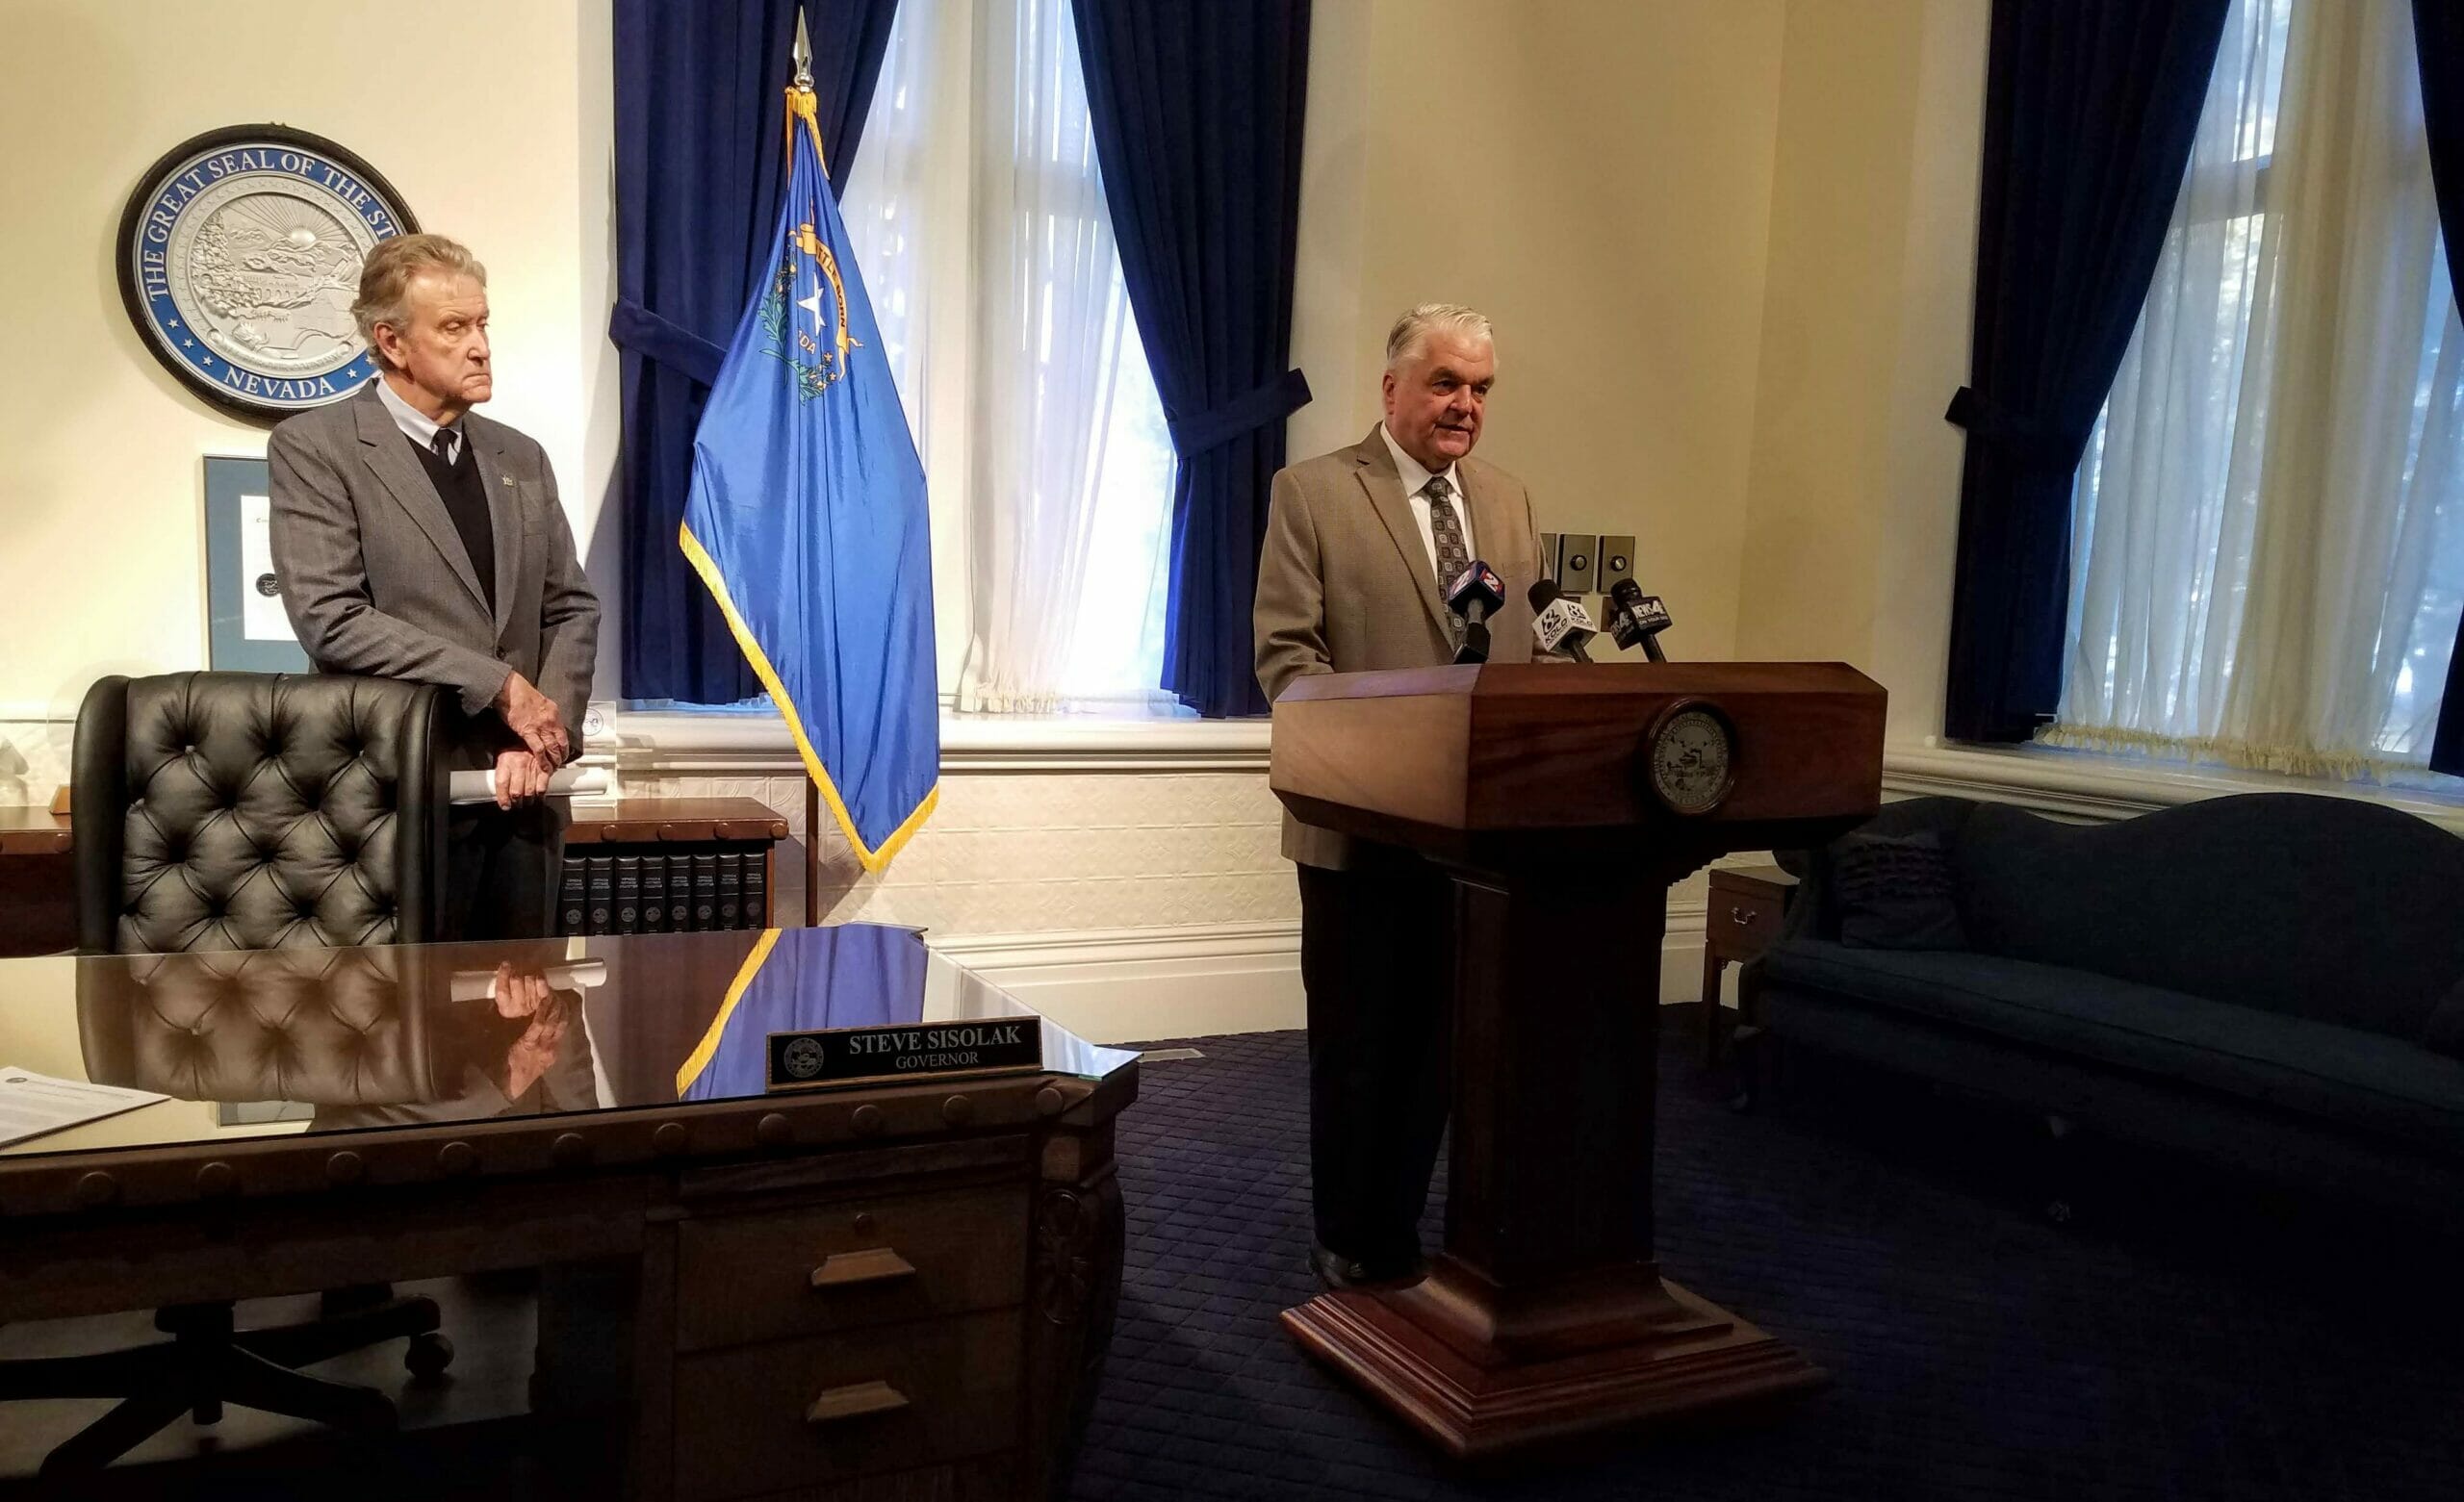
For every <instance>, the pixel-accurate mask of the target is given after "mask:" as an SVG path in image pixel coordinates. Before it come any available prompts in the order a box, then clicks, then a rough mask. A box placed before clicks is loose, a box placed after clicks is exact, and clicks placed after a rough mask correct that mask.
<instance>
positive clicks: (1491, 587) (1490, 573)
mask: <svg viewBox="0 0 2464 1502" xmlns="http://www.w3.org/2000/svg"><path fill="white" fill-rule="evenodd" d="M1504 603H1505V581H1504V580H1503V579H1501V578H1499V577H1498V575H1497V571H1496V570H1494V569H1491V568H1490V567H1489V566H1488V565H1487V564H1486V563H1483V562H1481V561H1480V560H1478V559H1474V560H1472V566H1471V567H1470V568H1468V569H1466V570H1464V571H1463V572H1462V573H1458V574H1456V575H1455V576H1454V582H1453V583H1452V584H1450V585H1449V586H1448V587H1447V591H1446V604H1447V608H1448V609H1450V610H1452V611H1453V612H1454V613H1455V614H1456V615H1458V616H1462V617H1464V618H1465V619H1467V620H1471V621H1478V620H1480V619H1481V618H1482V617H1484V616H1487V615H1489V614H1491V613H1493V612H1494V611H1496V610H1497V609H1498V608H1499V607H1500V606H1501V605H1503V604H1504ZM1475 611H1477V614H1475V613H1474V612H1475Z"/></svg>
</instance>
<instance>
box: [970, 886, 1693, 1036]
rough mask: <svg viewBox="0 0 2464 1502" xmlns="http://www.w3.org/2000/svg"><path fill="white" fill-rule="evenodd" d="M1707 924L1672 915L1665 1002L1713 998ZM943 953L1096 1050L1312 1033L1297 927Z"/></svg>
mask: <svg viewBox="0 0 2464 1502" xmlns="http://www.w3.org/2000/svg"><path fill="white" fill-rule="evenodd" d="M1703 918H1704V909H1703V907H1702V906H1701V905H1700V904H1690V905H1684V906H1678V907H1673V908H1672V909H1671V910H1670V912H1669V915H1668V929H1667V932H1666V934H1665V935H1664V936H1663V938H1662V939H1661V941H1660V962H1659V995H1660V1000H1661V1001H1662V1002H1663V1003H1669V1002H1692V1001H1699V1000H1701V999H1702V992H1703ZM931 943H932V945H933V947H934V948H935V949H937V950H939V951H940V952H942V953H943V954H945V955H949V956H950V957H951V958H953V959H956V960H959V961H960V962H962V963H963V964H964V965H965V966H966V967H967V968H968V969H970V970H973V971H976V972H977V973H979V974H981V975H983V976H984V977H985V978H986V979H987V980H990V981H991V982H992V983H993V984H995V985H998V986H1000V987H1001V988H1002V989H1003V990H1006V991H1008V992H1009V993H1010V994H1012V995H1013V996H1015V997H1016V998H1018V1000H1020V1001H1022V1002H1025V1003H1026V1004H1027V1005H1029V1006H1033V1007H1035V1008H1036V1009H1037V1010H1039V1011H1040V1012H1042V1013H1043V1014H1044V1015H1045V1016H1048V1017H1050V1018H1051V1019H1052V1020H1053V1021H1054V1022H1056V1023H1059V1024H1060V1025H1061V1026H1062V1027H1065V1028H1066V1029H1068V1030H1069V1031H1072V1032H1074V1033H1076V1034H1078V1035H1079V1036H1080V1037H1082V1038H1085V1039H1087V1040H1088V1041H1089V1042H1091V1043H1142V1042H1146V1041H1149V1040H1152V1039H1155V1038H1185V1037H1200V1036H1206V1035H1211V1034H1215V1033H1224V1032H1271V1031H1282V1030H1285V1029H1292V1028H1299V1027H1302V1026H1304V1025H1305V1023H1306V1021H1307V1017H1308V1012H1307V1008H1306V1006H1305V1004H1304V1001H1303V998H1302V995H1301V989H1300V929H1299V926H1298V925H1296V924H1274V923H1244V924H1223V925H1220V926H1216V927H1209V928H1174V929H1075V930H1070V931H1065V932H1054V933H1031V934H1020V933H1007V934H1003V933H995V934H954V935H949V936H946V937H945V936H941V935H933V936H931Z"/></svg>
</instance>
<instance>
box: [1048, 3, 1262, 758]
mask: <svg viewBox="0 0 2464 1502" xmlns="http://www.w3.org/2000/svg"><path fill="white" fill-rule="evenodd" d="M1076 13H1077V23H1078V52H1079V56H1080V58H1081V60H1082V61H1083V63H1084V65H1085V68H1086V73H1087V103H1088V113H1089V115H1090V117H1091V121H1092V123H1093V127H1094V136H1095V160H1096V165H1098V166H1099V167H1100V168H1101V169H1102V172H1103V179H1104V198H1105V200H1106V202H1107V203H1108V204H1109V205H1110V207H1111V210H1112V216H1113V234H1114V237H1115V238H1116V239H1117V241H1118V242H1119V244H1120V262H1121V274H1122V276H1123V278H1124V280H1125V281H1126V283H1127V285H1128V289H1129V302H1130V307H1131V309H1132V310H1133V311H1134V312H1135V313H1136V314H1137V316H1138V331H1139V335H1140V337H1141V340H1142V343H1143V344H1144V345H1145V348H1146V362H1147V365H1148V367H1149V368H1150V369H1152V370H1153V371H1154V373H1155V385H1156V389H1157V391H1158V392H1159V393H1160V394H1161V395H1162V397H1163V401H1164V416H1165V418H1166V420H1168V422H1169V423H1170V425H1171V433H1172V447H1173V450H1174V451H1175V452H1176V453H1177V454H1178V455H1179V457H1180V464H1179V466H1178V471H1177V474H1176V477H1175V479H1174V481H1173V487H1172V576H1171V595H1170V600H1169V603H1168V607H1167V615H1166V624H1165V636H1164V681H1163V687H1165V688H1167V689H1168V690H1170V691H1171V692H1172V693H1173V694H1175V695H1177V696H1179V698H1180V700H1181V702H1183V703H1184V704H1188V705H1190V706H1191V707H1192V708H1194V709H1196V710H1197V711H1198V712H1199V713H1200V714H1203V715H1209V716H1221V715H1253V714H1264V713H1265V712H1266V709H1267V703H1266V697H1265V696H1264V695H1263V694H1261V693H1260V692H1259V690H1258V679H1257V673H1256V670H1255V667H1254V665H1253V664H1254V656H1253V653H1252V650H1251V646H1250V637H1249V614H1250V608H1251V605H1252V603H1253V602H1254V600H1255V597H1256V595H1257V588H1258V545H1259V541H1260V539H1261V538H1263V537H1264V536H1265V533H1266V519H1267V492H1268V487H1269V485H1270V482H1271V481H1272V480H1273V478H1274V471H1277V470H1279V469H1281V468H1283V420H1284V419H1285V418H1287V417H1289V416H1291V414H1292V413H1293V412H1294V411H1295V410H1296V409H1297V408H1299V407H1300V406H1301V405H1302V404H1303V403H1305V402H1307V401H1308V399H1309V385H1308V382H1306V381H1304V380H1303V379H1302V378H1301V375H1300V372H1299V371H1297V370H1295V369H1289V368H1287V366H1286V365H1285V360H1286V359H1287V358H1288V356H1289V354H1290V347H1291V341H1292V267H1293V259H1294V253H1295V244H1296V231H1297V229H1298V227H1299V218H1300V124H1301V113H1302V104H1303V96H1304V94H1305V92H1306V88H1307V83H1308V76H1309V0H1206V3H1203V4H1201V3H1197V0H1160V3H1159V0H1076Z"/></svg>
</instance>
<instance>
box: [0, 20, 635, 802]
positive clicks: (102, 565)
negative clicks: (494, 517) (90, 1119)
mask: <svg viewBox="0 0 2464 1502" xmlns="http://www.w3.org/2000/svg"><path fill="white" fill-rule="evenodd" d="M0 36H5V37H6V38H8V44H7V46H6V47H5V48H0V140H7V141H9V142H10V148H9V151H8V152H7V155H6V164H7V165H6V166H5V169H0V170H5V172H6V177H5V180H4V181H0V257H5V261H6V266H7V274H6V275H0V339H4V340H5V341H6V342H7V358H5V359H0V515H5V517H6V523H5V524H6V528H7V530H6V540H7V541H6V546H5V547H0V719H8V718H15V719H30V718H33V719H39V717H40V716H42V715H43V714H44V713H45V712H46V711H48V712H49V713H51V714H54V715H65V714H72V713H73V712H74V710H75V708H76V704H77V702H78V700H79V698H80V697H81V696H82V694H83V693H84V690H85V687H86V685H87V684H88V683H89V682H90V681H91V680H92V679H93V678H94V677H95V676H97V675H101V674H104V673H107V672H115V671H118V672H161V671H166V670H171V669H179V668H189V667H201V666H203V665H204V663H203V656H204V604H203V577H204V566H203V561H202V560H203V556H204V521H203V504H204V502H203V476H202V465H201V464H200V460H201V459H202V458H203V457H204V456H205V455H208V454H251V455H255V454H262V453H263V452H264V451H265V430H264V429H263V428H262V427H258V426H253V425H251V424H248V423H245V422H242V421H239V420H233V419H229V418H225V417H222V416H219V415H218V414H217V413H216V412H215V411H214V410H213V409H211V408H209V407H207V406H206V405H205V404H204V403H203V402H202V401H200V400H198V399H197V398H196V397H194V396H192V395H189V394H188V392H187V390H186V388H184V387H182V386H180V385H179V384H178V383H177V382H176V381H175V380H174V379H173V378H172V376H171V375H170V374H169V373H168V372H167V371H166V370H165V369H163V368H162V367H161V366H160V365H159V364H157V363H156V362H155V360H154V359H153V357H152V356H151V355H149V354H148V353H147V352H146V351H145V349H144V348H143V346H142V345H141V344H140V343H139V339H138V335H137V333H136V331H135V329H133V328H132V327H131V326H130V323H129V320H128V317H127V315H126V314H125V313H124V312H123V311H122V309H121V304H120V296H119V287H118V282H117V280H116V272H115V270H114V267H115V262H114V259H113V254H114V248H115V247H114V246H113V244H112V239H113V235H114V233H115V232H116V228H117V226H118V223H119V216H120V211H121V207H122V205H123V204H124V203H125V202H126V200H127V197H128V194H129V193H130V192H131V191H133V190H134V189H135V187H136V185H137V180H138V178H139V176H140V175H141V173H143V172H144V170H145V169H146V167H147V166H149V165H151V164H152V163H153V162H154V160H155V159H156V158H157V157H159V156H161V155H162V154H163V153H164V152H166V151H167V150H169V149H170V148H171V147H173V146H174V145H176V144H178V143H179V142H180V141H183V140H187V139H188V138H189V137H191V136H193V135H196V134H198V133H200V132H202V131H207V130H211V129H215V128H217V127H220V126H226V125H234V124H241V123H245V122H249V121H257V120H267V119H272V120H279V121H281V122H282V123H284V124H287V125H292V126H295V127H298V128H299V129H302V130H307V131H311V132H314V133H315V134H317V135H321V136H324V137H326V138H328V139H330V140H335V141H337V142H340V143H341V144H342V145H344V146H346V147H348V148H349V149H351V150H352V151H354V152H356V153H357V154H358V155H360V156H361V157H363V158H365V159H366V160H367V161H368V162H369V163H370V164H371V165H373V166H375V167H376V168H377V170H379V171H380V172H382V173H383V174H384V175H385V176H386V178H387V179H389V180H390V181H391V182H392V183H393V184H394V186H395V187H396V188H397V189H398V190H399V191H401V193H402V194H403V196H404V197H405V198H406V199H407V200H408V202H409V205H410V207H411V210H412V212H413V213H415V214H416V215H418V216H419V219H420V222H421V224H422V226H423V227H424V228H428V229H434V230H441V231H444V232H447V233H449V234H452V235H454V236H455V237H457V238H459V239H462V240H464V241H466V242H468V243H469V244H470V245H471V246H472V247H473V248H474V249H475V251H477V252H478V254H479V256H480V259H482V260H483V261H485V262H486V263H487V264H488V272H489V292H490V294H491V299H490V300H491V302H492V304H493V309H494V315H495V316H494V328H493V333H494V336H495V344H496V360H497V366H498V370H499V375H498V382H497V389H498V392H499V393H500V395H498V397H497V399H496V401H495V402H494V403H493V404H491V406H490V407H489V409H488V410H489V415H490V416H492V417H496V418H500V419H501V420H504V421H507V422H510V423H512V424H514V425H515V426H517V427H519V428H521V429H523V430H524V431H526V432H527V433H529V434H530V435H531V436H532V437H534V438H536V439H538V440H539V442H540V443H541V444H543V445H545V446H546V447H547V450H548V454H549V457H550V459H551V460H552V462H553V463H554V465H555V468H556V473H557V477H558V480H559V481H560V483H561V485H562V488H563V492H564V499H565V506H566V510H567V512H568V514H569V515H570V517H571V518H572V520H573V522H574V525H575V528H576V533H577V536H578V537H579V538H581V539H584V540H585V541H586V542H590V541H595V543H596V546H592V547H591V548H590V555H591V566H592V567H591V572H592V573H593V576H594V577H595V578H597V579H598V580H599V581H600V585H601V589H602V593H603V594H612V593H613V587H614V580H615V577H616V574H615V553H614V536H613V533H612V530H610V531H606V532H605V535H603V536H599V537H597V538H596V539H595V540H594V539H593V534H594V531H597V530H601V529H598V528H597V526H596V523H597V522H598V519H599V516H600V513H601V502H602V497H603V496H604V495H605V492H606V487H607V476H608V473H609V471H610V468H611V465H612V462H613V459H614V456H615V451H616V443H615V434H616V401H617V390H616V366H615V359H614V356H613V353H612V351H611V350H610V349H609V347H608V345H607V343H606V340H605V330H606V326H607V313H606V310H607V306H608V300H609V294H610V288H611V285H612V275H613V236H612V232H611V229H610V217H609V214H608V195H609V182H608V176H609V173H608V165H607V164H608V160H609V150H610V141H611V140H612V115H611V113H610V106H609V101H608V89H607V86H606V82H605V80H606V79H607V77H608V76H609V68H610V60H609V55H610V42H609V27H608V5H607V0H574V3H568V4H560V5H545V4H521V5H505V4H501V3H492V0H430V3H428V4H425V5H423V6H421V7H418V8H416V10H406V9H405V8H403V7H402V6H400V5H398V4H391V3H379V0H338V3H333V4H326V5H321V6H319V7H317V8H316V9H315V11H314V12H313V13H303V12H302V11H300V10H299V8H298V7H296V6H293V5H280V4H273V3H270V0H216V3H215V4H213V5H171V6H159V5H96V4H92V3H90V0H0ZM382 64H392V65H393V66H394V68H395V70H396V76H395V77H394V78H392V79H379V78H377V77H374V76H372V69H374V68H376V67H377V66H379V65H382ZM22 736H23V732H20V738H22ZM26 759H27V760H28V761H31V760H32V759H33V758H32V757H31V756H29V757H27V758H26ZM9 771H10V768H9V766H7V765H0V776H6V775H8V773H9ZM39 791H40V792H43V793H47V792H48V789H39Z"/></svg>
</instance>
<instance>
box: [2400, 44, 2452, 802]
mask: <svg viewBox="0 0 2464 1502" xmlns="http://www.w3.org/2000/svg"><path fill="white" fill-rule="evenodd" d="M2413 39H2414V40H2415V41H2416V42H2417V43H2418V44H2419V45H2418V49H2417V50H2419V51H2420V53H2421V56H2422V119H2423V122H2424V123H2425V124H2426V125H2427V126H2428V127H2429V175H2430V181H2431V182H2433V183H2435V184H2437V185H2438V222H2439V228H2440V231H2441V233H2443V234H2444V235H2445V236H2446V237H2447V271H2448V274H2449V275H2450V276H2451V277H2452V278H2453V279H2454V282H2455V296H2456V300H2457V301H2458V302H2464V5H2459V4H2457V3H2456V0H2413ZM2429 764H2430V766H2431V767H2432V768H2434V769H2435V770H2437V771H2440V772H2444V773H2447V774H2449V775H2450V776H2464V627H2459V628H2458V629H2457V631H2456V633H2455V655H2454V656H2452V657H2451V658H2449V659H2448V662H2447V697H2446V698H2445V699H2442V700H2439V704H2438V738H2437V739H2436V740H2435V741H2433V742H2431V743H2430V751H2429Z"/></svg>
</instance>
